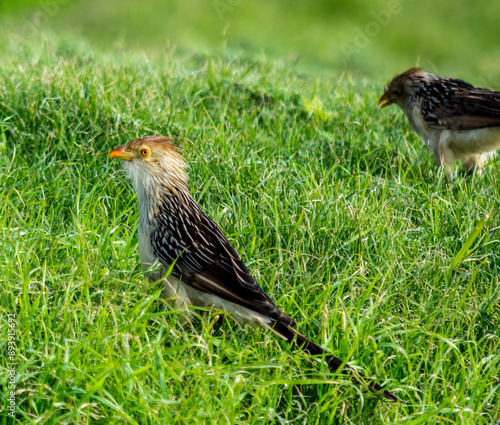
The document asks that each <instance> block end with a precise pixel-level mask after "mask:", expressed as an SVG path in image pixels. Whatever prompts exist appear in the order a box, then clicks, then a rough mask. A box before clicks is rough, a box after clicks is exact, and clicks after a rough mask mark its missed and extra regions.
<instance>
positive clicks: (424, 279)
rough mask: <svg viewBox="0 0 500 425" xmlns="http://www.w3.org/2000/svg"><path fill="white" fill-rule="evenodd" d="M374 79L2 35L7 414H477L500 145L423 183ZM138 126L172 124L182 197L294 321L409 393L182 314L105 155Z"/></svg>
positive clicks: (428, 161) (152, 418) (320, 420)
mask: <svg viewBox="0 0 500 425" xmlns="http://www.w3.org/2000/svg"><path fill="white" fill-rule="evenodd" d="M383 83H384V82H383V81H379V80H372V79H365V80H359V79H354V78H352V77H351V76H350V75H349V74H342V75H340V74H339V75H333V76H331V77H330V78H327V77H322V78H318V77H313V76H310V75H308V74H304V73H299V72H297V70H296V69H295V68H294V66H293V64H290V63H287V62H281V63H276V62H273V61H266V60H264V59H263V60H242V59H238V58H236V57H233V56H231V55H229V54H227V55H220V56H201V55H179V54H174V53H173V51H165V52H163V54H161V55H160V54H158V55H153V56H150V57H146V56H145V55H139V54H137V55H134V54H128V53H126V52H124V51H115V52H114V54H113V55H112V56H111V55H105V54H98V53H94V52H92V50H91V49H89V48H87V47H85V45H84V44H78V43H76V44H75V43H68V42H67V41H61V40H60V39H57V40H55V41H54V40H53V39H51V38H49V40H48V41H47V42H46V43H45V44H44V46H43V49H41V48H39V47H36V46H34V45H31V46H30V45H26V46H24V48H23V49H19V50H14V48H13V47H11V50H9V51H8V52H7V53H5V54H4V55H3V57H2V65H1V67H0V142H1V144H0V149H1V154H0V170H1V171H0V184H1V187H2V196H1V198H0V244H1V247H2V249H1V250H0V264H1V273H0V288H1V289H0V291H1V295H0V296H1V309H2V316H1V319H0V320H1V323H2V325H1V327H0V329H1V331H0V335H1V339H2V341H7V338H8V334H7V330H8V328H7V326H6V324H7V320H8V315H7V313H8V312H14V313H15V315H16V328H15V329H16V338H17V341H16V342H17V352H16V365H15V368H16V372H17V375H16V376H17V383H16V403H17V413H16V414H17V421H15V423H20V424H34V423H37V424H62V423H65V424H68V423H70V424H104V423H106V424H109V423H116V424H156V423H161V424H173V423H190V424H191V423H200V424H205V423H206V424H212V423H219V424H262V423H276V424H278V423H279V424H286V423H290V424H292V423H293V424H357V423H362V424H386V423H394V424H400V423H405V424H415V425H416V424H440V423H455V424H471V425H472V424H474V425H477V424H492V423H493V421H494V420H495V418H497V417H498V415H499V405H500V379H499V376H500V325H499V323H500V322H499V321H500V317H499V316H500V278H499V267H500V263H499V259H498V258H499V257H498V252H499V249H500V242H499V239H498V234H497V229H498V228H499V226H500V214H499V202H500V187H499V185H498V183H497V182H498V177H499V173H500V167H499V165H498V162H496V161H493V162H492V163H491V164H489V166H488V167H487V169H486V172H485V174H484V176H483V177H482V178H472V179H468V180H458V181H456V182H455V183H453V184H450V185H446V184H444V183H443V182H440V181H439V179H438V178H437V177H436V176H435V173H434V165H433V160H432V158H431V155H430V154H429V153H428V152H427V151H426V150H425V149H424V148H423V147H422V146H421V143H420V141H419V140H418V138H417V137H416V136H415V135H414V134H413V133H412V132H411V131H410V130H409V127H408V124H407V122H406V120H405V119H404V117H403V115H402V113H401V112H400V111H399V110H397V109H396V108H392V109H384V110H383V111H381V110H378V109H377V108H376V100H377V98H378V96H379V95H380V93H381V91H382V89H383ZM152 134H164V135H171V136H176V137H179V138H183V139H185V140H186V142H185V143H182V147H183V151H184V155H185V157H186V159H187V160H188V162H189V163H190V166H191V168H190V175H191V186H192V193H193V196H194V197H195V199H196V200H197V201H198V202H199V203H200V204H201V205H202V206H203V208H204V210H205V211H206V212H207V213H208V214H209V215H210V216H211V217H213V218H214V219H215V220H216V221H217V222H218V223H219V225H220V226H221V227H222V229H223V230H224V231H225V233H226V234H227V235H229V237H230V239H231V241H232V242H233V244H234V245H235V246H236V248H237V250H238V251H239V253H240V254H241V256H242V257H243V259H244V260H245V261H246V262H247V264H248V266H249V268H250V270H251V271H252V273H253V275H254V276H255V278H256V279H257V280H258V281H259V282H260V284H261V285H262V286H263V287H264V289H265V290H266V291H267V292H268V293H269V294H270V295H271V297H272V298H273V299H274V300H276V302H277V304H278V305H279V306H280V307H281V308H282V309H283V310H284V311H286V312H288V313H289V314H290V315H291V316H292V317H293V318H294V319H295V320H296V321H297V322H298V323H299V329H300V330H301V332H303V333H305V334H306V335H308V336H310V337H311V338H313V339H314V340H315V341H317V342H318V343H319V344H321V345H322V346H324V347H325V348H328V349H329V350H330V351H331V352H332V353H334V354H336V355H338V356H339V357H342V358H346V359H349V360H350V362H351V364H353V365H356V366H359V367H362V368H363V370H364V371H365V372H366V373H367V374H368V375H370V376H373V377H376V378H377V379H378V380H379V382H381V383H383V384H384V385H386V386H387V388H388V389H390V390H391V391H393V392H394V393H396V394H397V395H398V396H399V397H401V399H402V400H404V401H405V403H404V404H390V403H386V402H383V401H381V400H379V399H378V398H377V397H375V396H373V395H372V394H371V393H370V392H367V391H365V390H362V389H360V388H359V387H358V386H357V385H356V384H355V383H353V382H351V381H350V380H348V379H347V378H345V377H342V376H340V375H339V374H337V373H331V372H330V371H328V369H327V368H326V367H325V366H324V365H323V364H322V363H319V362H315V361H312V360H311V359H309V358H308V356H307V355H305V354H303V353H302V352H300V351H299V350H297V349H294V348H292V347H289V346H288V345H287V344H286V343H284V342H282V341H279V340H277V339H276V338H275V337H273V336H272V335H271V334H270V333H269V332H266V331H264V330H255V329H248V328H240V327H238V326H237V325H235V324H234V323H233V322H232V321H231V320H229V319H228V318H227V319H224V316H220V315H219V314H218V312H199V313H200V318H199V319H197V320H196V321H195V330H194V331H192V332H184V330H183V328H182V327H181V326H180V324H179V319H180V318H181V316H182V313H181V312H176V311H171V310H169V309H168V307H167V306H165V305H164V302H163V301H162V300H161V287H160V286H159V285H158V284H151V283H149V282H147V281H146V280H145V279H143V277H142V273H141V271H140V266H139V257H138V253H137V220H138V211H137V205H136V199H135V196H134V194H133V191H132V189H131V187H130V184H129V183H128V182H127V181H126V180H125V176H124V174H123V172H122V171H121V169H120V166H119V164H118V162H117V161H113V160H110V159H108V158H107V154H108V153H109V151H110V150H111V149H112V148H114V147H117V146H119V145H121V144H124V143H125V142H126V141H128V140H130V139H132V138H136V137H140V136H146V135H152ZM490 211H491V215H490V216H489V219H488V220H487V221H486V222H481V220H482V219H483V218H484V217H485V215H486V214H488V213H489V212H490ZM478 223H480V224H484V227H483V228H482V229H481V228H478V229H477V230H478V231H477V232H476V233H473V232H474V229H475V227H476V225H478ZM470 235H473V236H475V238H472V239H468V238H469V236H470ZM466 244H468V245H469V248H467V245H466ZM464 245H465V246H466V248H467V249H466V250H465V251H464V250H461V248H462V247H463V246H464ZM452 265H454V267H453V268H452V267H451V266H452ZM218 317H221V318H222V319H219V320H218ZM0 347H1V348H0V351H2V356H1V360H0V367H1V371H2V373H1V375H0V376H1V378H0V386H1V388H2V390H3V391H2V393H3V394H4V396H3V398H2V399H1V400H0V409H1V410H0V412H1V413H0V415H1V417H0V424H10V423H13V422H14V421H13V420H12V419H11V418H10V417H8V416H7V414H6V412H7V410H6V406H7V400H6V396H5V395H6V394H8V392H9V390H8V388H7V385H8V378H9V374H8V373H7V362H8V360H7V346H6V344H5V343H2V344H1V346H0Z"/></svg>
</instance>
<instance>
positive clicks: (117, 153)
mask: <svg viewBox="0 0 500 425" xmlns="http://www.w3.org/2000/svg"><path fill="white" fill-rule="evenodd" d="M126 147H127V146H120V147H119V148H116V149H115V150H113V151H111V152H110V154H109V155H108V156H109V157H110V158H118V159H124V160H125V161H132V158H133V157H134V154H133V153H132V152H127V151H126V150H125V148H126Z"/></svg>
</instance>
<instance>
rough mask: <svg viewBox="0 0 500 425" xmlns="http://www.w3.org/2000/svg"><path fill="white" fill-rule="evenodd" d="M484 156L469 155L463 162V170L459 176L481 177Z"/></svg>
mask: <svg viewBox="0 0 500 425" xmlns="http://www.w3.org/2000/svg"><path fill="white" fill-rule="evenodd" d="M484 161H485V158H484V155H482V154H478V155H469V156H468V157H467V158H466V159H464V160H463V164H464V169H463V171H461V172H460V175H462V176H464V177H468V176H472V175H474V174H477V175H479V176H480V175H481V172H482V167H483V164H484Z"/></svg>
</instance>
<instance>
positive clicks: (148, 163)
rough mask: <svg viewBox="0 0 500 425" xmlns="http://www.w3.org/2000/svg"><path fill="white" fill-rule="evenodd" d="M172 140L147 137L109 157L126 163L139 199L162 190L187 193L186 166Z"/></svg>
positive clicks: (130, 143)
mask: <svg viewBox="0 0 500 425" xmlns="http://www.w3.org/2000/svg"><path fill="white" fill-rule="evenodd" d="M171 141H172V139H170V138H168V137H163V136H153V137H144V138H142V139H137V140H132V141H131V142H129V143H128V144H126V145H124V146H120V147H119V148H116V149H115V150H113V151H112V152H111V153H110V154H109V157H110V158H118V159H122V160H123V166H124V168H125V170H126V172H127V174H128V176H129V177H130V178H131V180H132V183H133V185H134V188H135V191H136V193H137V194H138V196H139V198H144V197H146V198H148V199H151V197H156V196H158V195H160V191H162V190H171V191H179V190H187V185H188V175H187V173H186V169H187V164H186V163H185V162H184V160H183V159H182V157H181V156H180V155H179V153H178V152H177V147H176V146H174V145H173V144H172V143H171ZM144 195H145V196H144Z"/></svg>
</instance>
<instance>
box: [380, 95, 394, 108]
mask: <svg viewBox="0 0 500 425" xmlns="http://www.w3.org/2000/svg"><path fill="white" fill-rule="evenodd" d="M392 103H393V101H392V100H391V99H389V96H387V94H386V93H384V94H383V95H382V96H381V97H380V99H379V100H378V107H379V108H380V109H383V108H385V107H386V106H389V105H392Z"/></svg>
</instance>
